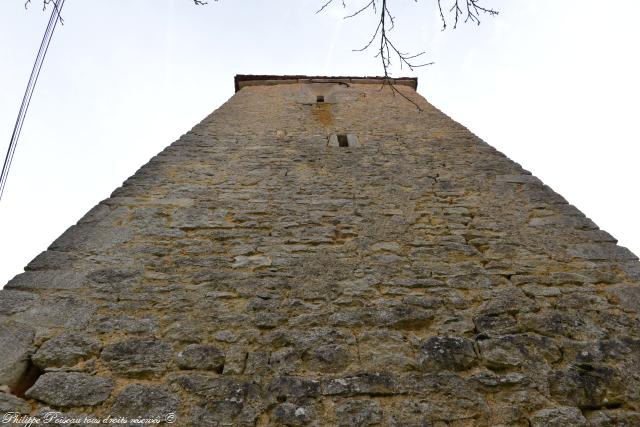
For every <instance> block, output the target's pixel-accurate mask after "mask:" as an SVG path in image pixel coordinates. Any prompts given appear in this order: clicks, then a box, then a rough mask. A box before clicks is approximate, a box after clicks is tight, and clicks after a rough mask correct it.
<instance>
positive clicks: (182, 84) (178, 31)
mask: <svg viewBox="0 0 640 427" xmlns="http://www.w3.org/2000/svg"><path fill="white" fill-rule="evenodd" d="M322 3H323V0H288V1H287V0H269V1H267V0H221V1H220V2H218V3H214V2H210V4H209V5H208V6H203V7H196V6H194V5H193V4H192V2H191V1H190V0H136V1H131V0H109V1H98V0H93V1H88V0H84V1H78V0H67V2H66V4H65V11H64V13H63V15H64V18H65V25H64V26H62V27H60V26H59V27H58V29H57V30H56V33H55V35H54V39H53V42H52V46H51V48H50V50H49V54H48V56H47V58H46V61H45V64H44V68H43V71H42V74H41V77H40V80H39V82H38V87H37V88H36V92H35V95H34V97H33V101H32V103H31V109H30V111H29V114H28V116H27V120H26V123H25V125H24V128H23V132H22V138H21V140H20V142H19V145H18V148H17V151H16V154H15V157H14V162H13V167H12V170H11V174H10V176H9V181H8V183H7V187H6V190H5V195H4V198H3V199H2V201H0V286H2V285H3V284H4V283H5V282H6V281H7V280H9V279H10V278H11V277H13V276H14V275H15V274H18V273H19V272H21V271H22V268H23V267H24V265H26V264H27V263H28V262H29V261H30V260H31V259H32V258H33V257H35V256H36V255H37V254H38V253H40V252H41V251H43V250H44V249H46V247H47V246H48V245H49V244H50V243H51V242H52V241H53V240H54V239H55V238H56V237H57V236H59V235H60V234H61V233H62V232H63V231H64V230H65V229H66V228H68V227H69V226H71V225H72V224H74V223H75V222H76V221H77V220H78V219H79V218H80V217H81V216H82V215H83V214H84V213H85V212H86V211H87V210H89V209H90V208H91V207H92V206H94V205H95V204H97V203H98V202H99V201H100V200H102V199H104V198H106V197H108V196H109V194H110V193H111V192H112V191H113V190H114V189H115V188H116V187H118V186H119V185H120V184H121V183H122V182H123V181H124V180H125V179H126V178H127V177H128V176H130V175H132V174H133V173H134V172H135V171H136V170H137V169H138V168H139V167H140V166H142V165H143V164H144V163H146V162H147V161H148V160H149V158H151V157H152V156H153V155H155V154H156V153H158V152H159V151H160V150H161V149H163V148H164V147H165V146H167V145H168V144H170V143H171V142H173V141H174V140H175V139H177V138H178V137H179V136H180V135H181V134H183V133H185V132H186V131H187V130H189V129H190V128H191V127H192V126H193V125H195V124H196V123H197V122H199V121H200V120H201V119H202V118H203V117H205V116H206V115H207V114H209V113H210V112H211V111H212V110H213V109H215V108H217V107H218V106H220V105H221V104H222V103H223V102H224V101H225V100H227V99H228V98H229V97H230V96H231V95H232V94H233V91H234V88H233V76H234V75H235V74H310V75H379V74H380V72H381V70H380V65H379V62H378V61H377V60H376V59H374V58H372V56H373V52H367V53H354V52H352V51H351V50H352V49H354V48H359V47H361V45H362V44H364V43H365V42H366V41H367V40H368V37H369V36H370V32H371V31H372V30H373V28H374V26H375V17H373V16H366V17H360V18H358V19H353V20H348V21H344V20H342V19H341V18H342V16H344V15H345V11H344V10H343V9H342V7H341V6H339V5H336V6H335V7H332V8H331V9H330V10H328V11H327V12H326V13H323V14H320V15H316V14H314V12H315V10H316V9H318V8H319V7H320V6H321V5H322ZM338 3H339V2H338ZM361 3H363V0H349V1H348V4H351V5H352V9H355V8H356V7H357V6H358V5H359V4H361ZM23 4H24V0H2V1H1V2H0V154H1V155H2V157H3V156H4V153H5V151H6V147H7V145H8V142H9V138H10V136H11V131H12V128H13V124H14V122H15V119H16V114H17V111H18V107H19V103H20V101H21V99H22V94H23V91H24V88H25V85H26V82H27V80H28V77H29V72H30V70H31V66H32V64H33V60H34V57H35V54H36V52H37V49H38V47H39V44H40V40H41V37H42V34H43V31H44V29H45V26H46V22H47V20H48V17H49V13H48V12H46V13H43V12H41V10H40V9H41V5H40V0H33V4H32V5H31V6H30V8H29V9H28V10H26V11H25V9H24V7H23ZM484 4H485V5H487V6H493V7H495V8H497V9H498V10H500V12H501V13H500V16H498V17H497V18H490V17H486V18H484V19H483V23H482V25H481V26H480V27H476V26H475V25H467V26H464V27H462V28H459V29H458V30H456V31H449V30H447V31H445V32H441V31H440V28H441V27H440V22H439V17H438V14H437V9H436V6H435V0H421V1H419V2H418V3H414V2H408V1H403V0H393V1H391V2H390V6H391V9H392V11H393V12H395V15H396V16H397V27H396V30H394V33H392V35H393V37H394V39H395V41H396V44H398V45H400V46H402V48H403V49H405V50H408V51H411V52H417V51H421V50H426V51H427V52H428V54H427V56H426V59H427V60H433V61H436V64H435V65H433V66H430V67H427V68H423V69H420V70H418V71H416V72H415V73H411V72H408V71H406V70H399V69H395V70H394V75H396V76H400V75H408V76H417V77H418V78H419V87H418V91H419V92H420V93H421V94H422V95H423V96H425V97H426V98H427V99H428V100H429V101H430V102H431V103H432V104H434V105H435V106H436V107H438V108H440V109H441V110H442V111H444V112H445V113H447V114H448V115H449V116H451V117H452V118H453V119H455V120H457V121H459V122H460V123H462V124H463V125H465V126H467V127H468V128H469V129H471V130H472V131H473V132H475V133H476V134H477V135H479V136H480V137H481V138H483V139H484V140H485V141H487V142H488V143H489V144H491V145H493V146H494V147H496V148H497V149H499V150H500V151H502V152H503V153H505V154H506V155H507V156H509V157H510V158H511V159H513V160H514V161H516V162H518V163H520V164H522V165H523V166H524V167H525V168H526V169H528V170H530V171H531V172H532V173H533V174H534V175H536V176H538V177H539V178H541V179H542V180H543V181H544V182H545V183H546V184H548V185H550V186H551V187H552V188H553V189H554V190H556V191H557V192H559V193H560V194H562V195H563V196H564V197H565V198H566V199H567V200H568V201H569V202H570V203H572V204H574V205H576V206H577V207H578V208H579V209H581V210H582V211H583V212H584V213H585V214H586V215H587V216H588V217H590V218H591V219H593V220H594V221H595V222H596V223H597V224H598V225H599V226H600V227H601V228H603V229H605V230H607V231H609V232H610V233H611V234H612V235H613V236H614V237H616V238H618V239H619V240H620V244H622V245H623V246H627V247H629V248H630V249H631V250H632V251H634V252H635V253H636V254H640V228H639V227H638V221H637V217H638V208H639V207H640V203H639V202H638V193H639V191H638V189H639V188H638V187H639V186H638V183H639V182H640V172H639V168H638V154H639V153H640V148H638V147H639V145H640V144H639V143H640V140H639V139H640V138H639V136H638V134H639V133H638V130H637V129H636V123H637V122H638V121H639V118H638V113H639V112H640V109H639V108H638V101H639V100H640V80H639V79H638V76H640V59H639V58H640V56H639V55H638V42H639V41H640V26H638V25H637V22H636V20H637V16H639V15H640V1H637V0H620V1H617V2H615V4H613V3H612V4H611V5H609V4H608V3H606V2H603V1H602V0H563V1H558V0H484Z"/></svg>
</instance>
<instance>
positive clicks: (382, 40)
mask: <svg viewBox="0 0 640 427" xmlns="http://www.w3.org/2000/svg"><path fill="white" fill-rule="evenodd" d="M390 1H391V0H368V2H367V3H366V4H365V5H364V6H362V7H361V8H360V9H357V10H356V11H355V12H353V13H351V14H349V15H347V16H345V17H344V19H350V18H354V17H356V16H358V15H360V14H362V13H364V12H365V11H367V10H371V11H372V12H373V13H374V14H378V16H379V20H378V25H377V26H376V28H375V30H374V31H373V34H372V36H371V38H370V39H369V41H368V42H367V43H366V44H365V45H364V46H363V47H361V48H360V49H354V51H357V52H363V51H365V50H367V49H369V48H370V47H371V46H373V44H374V42H376V40H379V43H378V44H377V48H376V55H375V57H376V58H380V62H381V64H382V69H383V72H384V83H383V87H384V85H385V84H388V85H389V87H390V88H391V90H393V92H394V94H395V93H398V94H400V95H401V96H402V97H403V98H405V99H407V100H408V101H410V102H411V103H412V104H413V105H415V106H416V108H417V109H418V110H419V111H422V110H421V109H420V107H419V106H418V105H417V104H416V103H415V102H414V101H413V100H411V99H409V98H408V97H407V96H406V95H404V94H403V93H402V92H400V91H399V90H398V89H397V88H396V87H395V85H394V84H393V83H392V80H391V77H390V68H391V65H392V59H394V60H396V61H397V62H398V63H399V64H400V69H402V68H404V67H407V68H409V69H410V70H411V71H413V70H414V68H418V67H424V66H427V65H431V64H433V62H418V63H416V62H415V60H416V58H419V57H421V56H422V55H424V54H425V52H419V53H416V54H411V53H408V52H404V51H402V50H400V49H399V48H398V47H396V45H395V44H394V43H393V42H392V41H391V39H390V38H389V32H390V31H391V30H393V29H394V27H395V17H394V16H393V14H392V13H391V11H390V10H389V3H390ZM414 1H415V2H417V1H418V0H414ZM436 1H437V4H438V11H439V12H440V19H441V21H442V29H443V30H444V29H446V28H447V20H446V17H445V13H444V9H443V3H444V2H445V1H446V0H436ZM450 1H451V2H453V3H452V6H451V8H450V9H449V12H450V13H452V14H453V19H454V24H453V28H454V29H455V28H457V26H458V22H459V21H460V19H462V18H463V17H464V22H469V21H470V22H475V23H476V24H478V25H480V15H482V14H488V15H491V16H495V15H497V14H498V12H497V11H495V10H493V9H488V8H485V7H483V6H480V4H479V3H480V1H481V0H450ZM333 2H334V0H327V1H326V2H325V3H324V4H323V5H322V7H321V8H320V9H319V10H318V11H317V12H316V13H320V12H322V11H323V10H324V9H326V8H327V7H328V6H329V5H331V4H332V3H333ZM342 5H343V7H346V3H345V0H342Z"/></svg>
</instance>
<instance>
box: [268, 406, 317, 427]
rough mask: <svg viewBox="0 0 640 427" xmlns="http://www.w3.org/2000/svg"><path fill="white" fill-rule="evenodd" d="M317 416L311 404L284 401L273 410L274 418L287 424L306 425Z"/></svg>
mask: <svg viewBox="0 0 640 427" xmlns="http://www.w3.org/2000/svg"><path fill="white" fill-rule="evenodd" d="M314 418H315V411H314V410H313V408H310V407H309V406H300V405H294V404H292V403H282V404H280V405H278V406H276V407H275V408H274V410H273V419H274V420H275V421H276V422H277V423H280V424H282V425H285V426H306V425H308V424H309V422H310V421H311V420H313V419H314Z"/></svg>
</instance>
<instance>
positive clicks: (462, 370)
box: [0, 82, 640, 427]
mask: <svg viewBox="0 0 640 427" xmlns="http://www.w3.org/2000/svg"><path fill="white" fill-rule="evenodd" d="M283 83H286V82H283ZM397 89H398V90H399V91H401V92H402V93H403V94H405V95H406V96H407V97H409V98H411V99H413V100H414V101H415V102H417V103H418V104H419V105H420V106H421V108H422V109H423V111H422V112H419V111H417V109H416V108H415V107H414V106H413V105H412V104H411V103H409V102H408V101H406V100H404V99H403V98H402V97H401V96H400V95H397V94H396V95H395V96H393V94H392V92H391V91H390V90H389V89H388V88H387V89H385V90H380V86H379V85H377V84H358V83H348V84H345V83H306V84H305V83H293V84H278V85H268V86H263V85H247V86H245V87H244V88H242V89H241V90H240V91H239V92H238V93H236V95H234V96H233V97H232V98H231V99H230V100H229V101H228V102H227V103H225V104H224V105H223V106H222V107H221V108H220V109H218V110H217V111H215V112H214V113H213V114H211V115H210V116H209V117H207V118H206V119H205V120H203V121H202V122H201V123H200V124H198V125H197V126H196V127H195V128H193V129H192V130H191V131H190V132H188V133H187V134H185V135H184V136H183V137H181V138H180V139H179V140H178V141H176V142H175V143H173V144H172V145H171V146H169V147H168V148H166V149H165V150H164V151H162V152H161V153H160V154H159V155H157V156H156V157H154V158H153V159H152V160H151V161H150V162H149V163H148V164H146V165H145V166H144V167H142V168H141V169H140V170H139V171H138V172H137V173H136V174H135V175H134V176H133V177H131V178H129V179H128V180H127V181H126V182H125V183H124V185H123V186H122V187H120V188H118V189H117V190H116V191H115V192H114V193H113V195H112V196H111V197H110V198H109V199H107V200H104V201H103V202H101V203H100V204H99V205H98V206H96V207H95V208H94V209H92V210H91V211H90V212H89V213H87V215H85V217H83V218H82V219H81V220H80V221H79V222H78V223H77V224H76V225H74V226H72V227H71V228H70V229H69V230H67V231H66V232H65V233H64V234H63V235H62V236H60V237H59V238H58V239H57V240H56V241H55V242H54V243H53V244H52V245H51V246H50V247H49V249H48V250H47V251H45V252H43V253H42V254H40V255H39V256H38V257H36V258H35V259H34V260H33V261H32V262H31V263H30V264H29V265H28V266H27V267H26V271H25V273H23V274H20V275H18V276H16V277H15V278H14V279H13V280H11V281H10V282H9V283H8V284H7V285H6V287H5V289H4V290H1V291H0V384H5V386H4V387H3V389H2V390H3V391H0V412H2V411H18V412H22V413H31V414H42V413H43V412H45V411H47V410H48V409H47V408H54V409H57V410H61V411H63V412H68V413H71V414H76V415H79V414H92V415H96V416H100V417H105V416H107V415H111V416H114V417H117V416H124V417H143V416H145V417H161V418H162V419H164V417H166V416H167V414H172V413H175V416H176V419H175V424H176V425H194V426H224V425H229V426H230V425H238V426H252V425H259V426H267V425H287V426H302V425H310V426H325V425H327V426H329V425H331V426H333V425H349V426H369V425H371V426H374V425H379V426H403V427H406V426H497V425H505V426H507V425H508V426H568V425H571V426H614V425H620V426H637V425H640V371H639V370H638V366H639V364H640V321H639V318H638V316H639V311H640V283H639V282H640V263H638V261H637V258H636V257H635V256H634V255H633V254H632V253H631V252H629V251H628V250H627V249H625V248H622V247H620V246H617V245H616V240H615V239H614V238H613V237H611V236H610V235H609V234H608V233H606V232H604V231H602V230H599V229H598V227H597V226H596V225H595V224H594V223H593V222H592V221H590V220H589V219H588V218H586V217H585V216H584V215H583V214H582V213H581V212H580V211H578V210H577V209H576V208H575V207H573V206H571V205H569V204H567V202H566V201H565V200H564V199H563V198H562V197H561V196H559V195H558V194H556V193H554V192H553V191H552V190H551V189H550V188H549V187H547V186H545V185H544V184H543V183H542V182H540V181H539V180H538V179H537V178H535V177H533V176H531V174H530V173H529V172H527V171H525V170H523V169H522V168H521V167H520V166H519V165H518V164H516V163H514V162H512V161H511V160H509V159H507V158H506V157H505V156H504V155H502V154H501V153H499V152H497V151H496V150H495V149H493V148H492V147H490V146H489V145H487V144H486V143H484V142H483V141H481V140H480V139H479V138H477V137H476V136H474V135H473V134H472V133H471V132H469V131H468V130H467V129H465V128H464V127H463V126H461V125H460V124H458V123H456V122H454V121H452V120H451V119H450V118H448V117H447V116H446V115H444V114H443V113H441V112H440V111H438V110H437V109H436V108H434V107H433V106H431V105H429V104H428V103H427V102H426V101H425V100H424V99H423V98H422V97H420V96H419V95H418V94H416V92H415V91H414V90H413V89H412V88H411V87H408V86H398V87H397ZM318 95H322V96H324V99H325V102H324V103H316V100H317V96H318ZM332 134H350V135H354V136H356V137H357V141H358V143H359V146H357V147H335V146H328V140H329V137H330V135H332ZM514 139H517V135H514ZM169 421H171V419H170V420H169Z"/></svg>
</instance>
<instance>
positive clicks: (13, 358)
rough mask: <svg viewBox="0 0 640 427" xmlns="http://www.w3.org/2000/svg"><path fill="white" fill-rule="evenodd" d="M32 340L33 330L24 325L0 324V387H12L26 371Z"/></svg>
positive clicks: (31, 350) (31, 349)
mask: <svg viewBox="0 0 640 427" xmlns="http://www.w3.org/2000/svg"><path fill="white" fill-rule="evenodd" d="M33 338H34V331H33V329H31V328H29V327H27V326H25V325H22V324H18V323H13V322H2V323H0V385H8V386H9V387H13V386H14V385H16V384H17V383H18V381H19V380H20V378H21V377H22V376H23V375H24V373H25V372H26V371H27V368H28V366H29V357H30V356H31V354H32V352H33V350H34V348H33Z"/></svg>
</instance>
